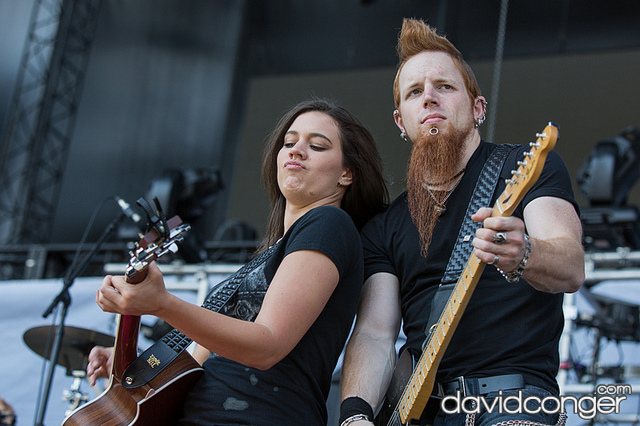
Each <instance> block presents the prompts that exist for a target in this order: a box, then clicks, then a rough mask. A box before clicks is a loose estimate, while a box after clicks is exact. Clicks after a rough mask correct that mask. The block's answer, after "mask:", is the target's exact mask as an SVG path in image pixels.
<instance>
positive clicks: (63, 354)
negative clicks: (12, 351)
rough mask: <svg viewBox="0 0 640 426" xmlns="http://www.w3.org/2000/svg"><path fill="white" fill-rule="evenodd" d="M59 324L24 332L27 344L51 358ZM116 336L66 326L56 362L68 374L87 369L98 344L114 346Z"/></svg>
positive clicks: (39, 353) (36, 351) (37, 352)
mask: <svg viewBox="0 0 640 426" xmlns="http://www.w3.org/2000/svg"><path fill="white" fill-rule="evenodd" d="M57 329H58V326H57V325H55V326H48V325H44V326H40V327H33V328H30V329H29V330H27V331H25V332H24V335H23V336H22V338H23V339H24V342H25V343H26V344H27V346H28V347H29V348H30V349H31V350H32V351H34V352H35V353H36V354H38V355H40V356H41V357H43V358H46V359H49V358H51V349H52V347H53V338H54V336H55V332H56V330H57ZM114 341H115V338H114V337H113V336H109V335H107V334H104V333H100V332H99V331H93V330H87V329H84V328H78V327H71V326H65V327H64V335H63V337H62V344H61V345H60V354H58V361H57V362H56V364H58V365H61V366H63V367H65V368H66V369H67V374H69V373H70V372H71V371H75V370H85V369H86V368H87V359H88V357H89V352H91V349H92V348H93V347H94V346H96V345H99V346H113V344H114ZM47 346H49V347H47Z"/></svg>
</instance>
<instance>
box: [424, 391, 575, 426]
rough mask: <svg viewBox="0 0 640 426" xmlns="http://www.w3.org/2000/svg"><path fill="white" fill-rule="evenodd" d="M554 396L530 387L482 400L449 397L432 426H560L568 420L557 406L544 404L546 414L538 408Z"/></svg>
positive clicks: (497, 393)
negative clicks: (469, 425)
mask: <svg viewBox="0 0 640 426" xmlns="http://www.w3.org/2000/svg"><path fill="white" fill-rule="evenodd" d="M553 396H554V395H553V394H551V393H550V392H549V391H546V390H545V389H542V388H539V387H537V386H531V385H526V386H525V388H524V389H515V390H508V391H500V392H491V393H489V394H487V395H483V396H482V397H475V396H474V397H467V398H464V397H460V396H459V395H456V396H448V397H446V398H445V399H444V400H443V404H445V405H444V407H442V408H440V410H439V411H438V414H437V415H436V417H435V419H434V421H433V425H434V426H460V425H463V426H464V425H468V424H473V425H476V426H495V425H500V424H506V423H504V422H507V421H509V422H510V423H509V424H510V425H521V426H533V425H535V426H542V425H558V426H561V425H564V420H565V419H566V417H565V416H564V414H560V413H559V409H558V407H557V404H556V403H555V402H554V401H552V400H547V401H545V405H544V409H546V410H547V412H546V413H545V412H544V411H543V410H542V408H541V407H540V404H539V402H540V401H542V400H543V399H544V398H545V397H553ZM508 397H511V398H508ZM476 403H477V404H479V405H476ZM525 407H526V409H525ZM468 413H470V414H468ZM513 421H516V423H513ZM467 422H469V423H467Z"/></svg>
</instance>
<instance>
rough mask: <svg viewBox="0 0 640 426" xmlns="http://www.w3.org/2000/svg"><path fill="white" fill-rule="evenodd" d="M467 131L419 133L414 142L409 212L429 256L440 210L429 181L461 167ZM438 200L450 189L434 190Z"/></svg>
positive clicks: (423, 250) (444, 178)
mask: <svg viewBox="0 0 640 426" xmlns="http://www.w3.org/2000/svg"><path fill="white" fill-rule="evenodd" d="M464 133H465V132H462V131H459V130H456V129H449V131H447V132H446V133H445V132H442V131H441V132H439V133H438V134H437V135H435V136H432V135H430V134H428V133H426V134H420V135H419V136H418V138H417V140H416V141H414V144H413V151H412V152H411V158H410V159H409V165H408V170H407V199H408V203H409V214H410V215H411V219H412V221H413V223H414V225H415V226H416V228H417V229H418V234H419V235H420V248H421V254H422V255H423V256H424V257H425V258H426V257H427V253H428V247H429V244H431V239H432V237H433V229H434V228H435V226H436V222H437V221H438V217H439V216H440V214H441V212H440V209H439V208H438V206H437V204H436V202H435V201H434V200H433V198H432V197H431V196H430V195H429V192H428V191H427V189H426V187H425V185H427V182H436V183H437V182H446V181H448V180H450V179H451V178H452V177H453V176H454V175H455V174H456V173H457V172H458V171H459V169H460V161H461V159H462V155H463V148H464V143H463V141H464V140H465V134H464ZM432 192H433V195H434V196H435V197H436V198H437V199H438V201H439V202H442V200H443V199H444V198H445V197H446V196H447V192H448V191H433V190H432Z"/></svg>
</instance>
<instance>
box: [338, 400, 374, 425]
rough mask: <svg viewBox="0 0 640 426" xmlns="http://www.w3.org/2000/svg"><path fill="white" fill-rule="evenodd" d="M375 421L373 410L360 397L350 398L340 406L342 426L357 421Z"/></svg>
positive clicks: (340, 422) (340, 423)
mask: <svg viewBox="0 0 640 426" xmlns="http://www.w3.org/2000/svg"><path fill="white" fill-rule="evenodd" d="M371 419H373V408H371V405H369V403H368V402H367V401H365V400H364V399H362V398H360V397H359V396H350V397H349V398H346V399H345V400H344V401H342V403H341V404H340V420H339V421H338V424H339V425H340V426H346V425H348V424H349V423H351V422H355V421H356V420H368V421H371Z"/></svg>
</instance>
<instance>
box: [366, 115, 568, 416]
mask: <svg viewBox="0 0 640 426" xmlns="http://www.w3.org/2000/svg"><path fill="white" fill-rule="evenodd" d="M536 136H537V139H536V142H531V143H530V144H529V145H530V147H531V150H530V151H527V152H525V153H524V159H523V160H521V161H519V162H518V169H517V170H514V171H512V177H511V179H508V180H507V181H506V187H505V189H504V191H503V192H502V194H501V195H500V196H499V197H498V199H497V200H496V203H495V205H494V206H493V211H492V213H491V216H492V217H496V216H502V217H506V216H510V215H511V214H512V213H513V211H514V210H515V208H516V207H517V205H518V204H519V203H520V201H521V200H522V198H523V197H524V195H525V194H526V193H527V192H528V191H529V189H531V187H532V186H533V184H534V183H535V182H536V181H537V180H538V178H539V177H540V173H541V172H542V168H543V167H544V162H545V160H546V158H547V154H548V153H549V152H550V151H551V150H552V149H553V148H554V146H555V144H556V141H557V139H558V128H557V127H556V126H554V125H553V124H551V123H549V124H548V125H547V127H545V128H544V130H543V131H542V133H538V134H537V135H536ZM484 267H485V263H484V262H482V261H481V260H480V259H478V258H477V257H476V256H475V255H474V254H473V252H472V253H471V255H470V256H469V259H468V260H467V263H466V265H465V267H464V270H463V272H462V274H461V276H460V278H459V279H458V281H457V283H456V285H455V288H454V289H453V291H452V293H451V296H450V297H449V299H448V301H447V303H446V304H445V307H444V309H443V312H442V314H441V315H440V317H439V319H438V321H437V322H436V323H435V324H434V325H433V326H432V327H431V329H430V331H429V336H428V338H427V342H426V343H425V345H424V348H423V352H422V354H421V355H420V358H419V359H418V361H416V362H414V361H413V359H412V357H411V355H410V354H409V351H405V352H404V353H403V354H402V356H401V357H400V358H399V360H398V363H397V365H396V369H395V371H394V377H393V378H392V380H391V385H390V386H389V388H388V390H387V394H386V396H385V401H384V402H383V405H382V407H381V409H380V413H379V414H378V416H376V424H378V425H384V424H386V425H388V426H400V425H407V424H411V423H410V422H412V421H417V420H419V419H420V417H421V416H422V415H423V412H424V411H425V408H427V410H430V408H431V407H433V406H434V405H435V407H434V408H435V410H436V411H437V408H439V407H438V406H437V405H438V404H437V403H435V401H437V399H436V398H432V393H433V390H434V387H435V383H436V372H437V370H438V366H439V365H440V361H442V358H443V356H444V352H445V350H446V349H447V346H448V345H449V342H450V341H451V337H452V336H453V333H454V332H455V329H456V327H457V326H458V323H459V322H460V318H461V317H462V314H463V312H464V310H465V309H466V307H467V304H468V303H469V300H470V299H471V295H472V294H473V291H474V290H475V288H476V285H477V284H478V280H479V279H480V276H481V275H482V271H484ZM414 364H415V365H414Z"/></svg>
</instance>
